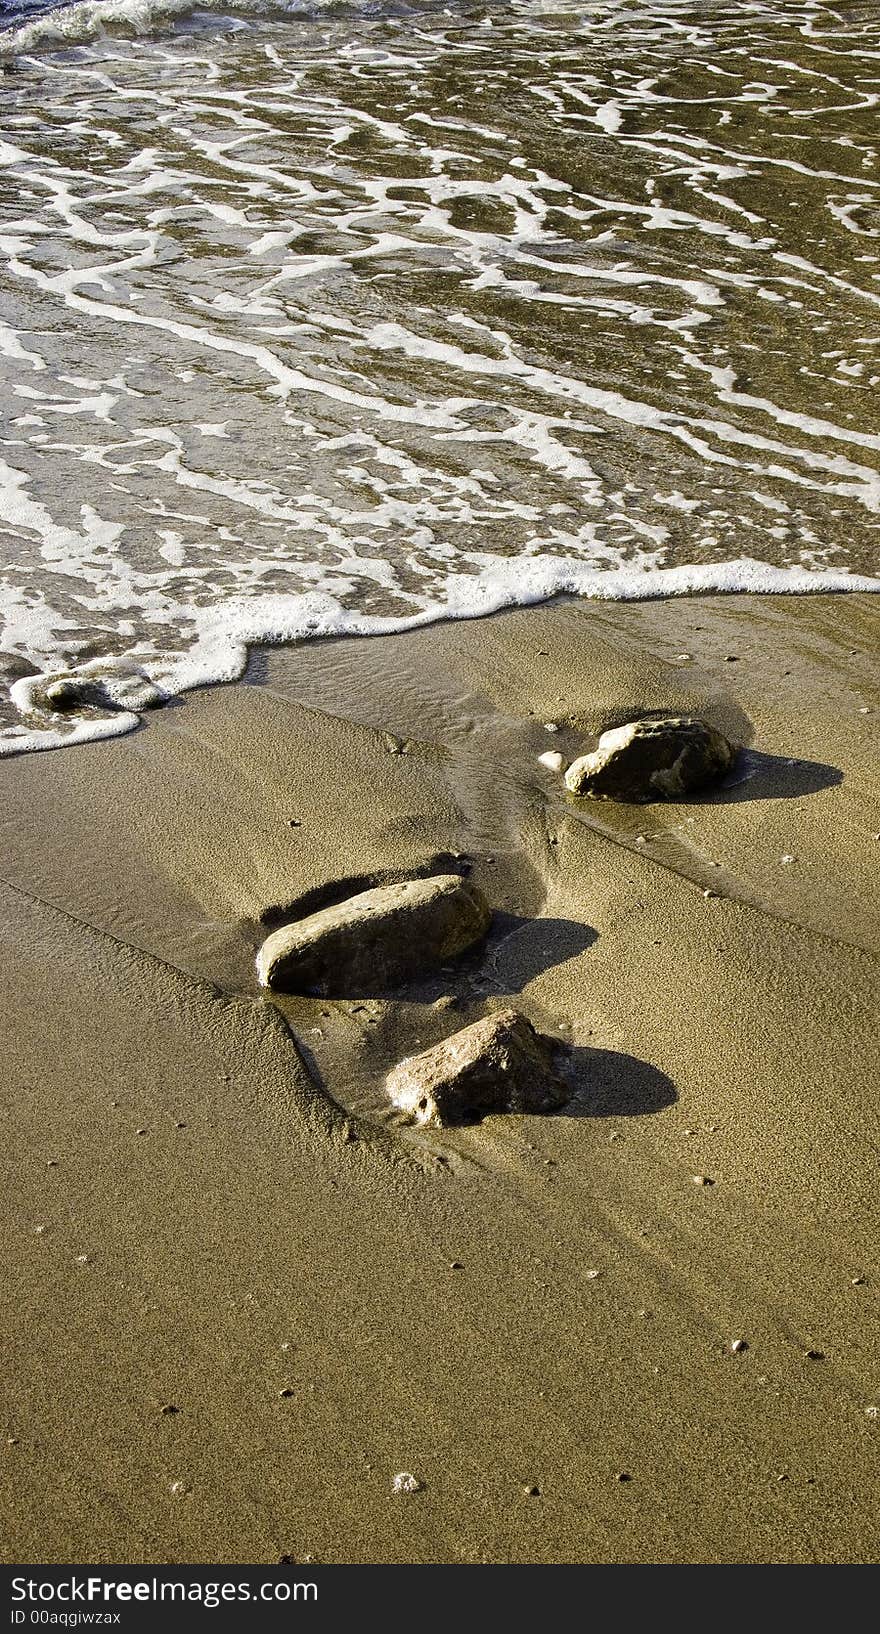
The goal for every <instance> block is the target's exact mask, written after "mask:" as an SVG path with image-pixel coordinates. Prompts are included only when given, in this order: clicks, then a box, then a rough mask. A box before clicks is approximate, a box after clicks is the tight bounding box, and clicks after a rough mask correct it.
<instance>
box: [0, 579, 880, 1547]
mask: <svg viewBox="0 0 880 1634" xmlns="http://www.w3.org/2000/svg"><path fill="white" fill-rule="evenodd" d="M878 616H880V605H878V602H877V601H876V599H873V598H870V597H859V596H853V597H846V598H844V597H824V596H823V597H814V598H805V599H800V600H795V599H789V598H748V599H746V598H739V597H730V598H706V599H699V600H691V601H681V602H677V603H664V604H652V603H648V604H642V605H629V606H621V605H607V606H605V605H599V604H592V603H591V604H588V603H559V604H555V605H551V606H548V607H545V608H540V609H531V610H526V611H520V612H513V613H508V614H502V615H497V616H496V617H494V618H492V619H488V620H483V621H475V622H473V623H457V624H450V625H445V626H438V627H436V628H434V629H430V630H424V631H421V632H417V633H414V634H411V635H406V636H399V637H386V638H383V639H381V640H376V641H364V640H362V641H350V642H326V643H312V644H310V645H306V646H303V647H300V648H290V649H280V650H277V651H273V652H270V653H268V654H267V653H265V652H262V653H258V654H257V655H256V656H255V658H254V661H253V663H252V666H251V671H250V674H249V677H248V681H247V682H246V683H244V684H242V685H239V686H236V687H229V688H217V689H212V690H209V691H205V692H202V693H196V694H191V695H189V696H188V697H187V698H186V699H185V700H184V701H183V702H182V703H181V704H180V706H177V707H172V708H168V709H166V710H163V711H160V712H158V713H156V714H154V715H152V716H150V717H148V718H147V719H146V721H145V725H144V726H143V728H142V729H141V730H140V731H138V732H136V733H134V734H132V735H131V736H130V737H128V738H124V739H118V740H113V741H108V742H104V743H96V744H92V745H87V746H84V747H81V748H76V749H73V750H66V751H61V752H56V753H53V754H48V755H42V756H27V757H21V758H19V759H17V760H13V761H7V762H6V763H4V765H3V766H2V767H0V778H2V783H3V796H4V799H3V811H4V821H3V845H2V851H3V856H2V866H0V874H2V877H3V880H4V882H5V883H4V884H3V885H2V887H0V890H2V895H3V902H4V914H3V936H4V942H5V946H4V961H5V969H6V980H5V981H4V983H3V987H2V996H0V1010H2V1026H3V1036H4V1040H5V1063H6V1073H5V1095H4V1097H3V1113H4V1139H3V1156H4V1164H5V1167H6V1170H7V1173H6V1178H5V1182H4V1194H5V1196H6V1198H7V1200H8V1201H9V1202H10V1203H11V1208H10V1209H9V1213H10V1222H11V1223H10V1229H9V1232H8V1234H7V1237H6V1239H5V1243H4V1256H5V1260H6V1264H5V1269H4V1279H3V1285H4V1295H3V1313H2V1319H3V1332H4V1336H5V1349H6V1356H5V1376H6V1380H7V1387H6V1393H5V1397H6V1405H5V1424H4V1445H3V1452H4V1460H3V1464H4V1500H3V1507H4V1514H5V1518H4V1525H3V1538H4V1543H3V1554H4V1558H6V1559H9V1560H16V1561H21V1562H34V1563H36V1562H56V1561H58V1562H60V1561H63V1562H86V1561H95V1562H101V1561H111V1560H116V1561H119V1560H122V1561H126V1562H141V1561H144V1562H197V1561H198V1562H201V1561H204V1562H230V1563H232V1562H247V1561H250V1562H257V1563H259V1562H266V1563H273V1562H275V1561H277V1560H278V1559H279V1557H280V1556H281V1555H291V1556H293V1557H294V1559H296V1560H297V1561H306V1560H308V1559H312V1560H314V1561H316V1562H327V1563H332V1562H385V1561H391V1562H409V1561H417V1562H419V1561H465V1562H506V1561H512V1562H525V1561H541V1562H555V1561H604V1562H626V1561H641V1562H662V1563H677V1562H691V1563H703V1562H709V1563H714V1562H727V1561H733V1562H765V1561H771V1562H777V1563H787V1562H800V1561H807V1562H821V1563H835V1562H865V1561H871V1560H875V1559H876V1558H877V1554H878V1541H880V1524H878V1520H877V1514H876V1502H875V1494H876V1486H877V1478H878V1474H880V1468H878V1466H880V1443H878V1437H880V1416H878V1415H876V1414H873V1413H871V1412H870V1411H869V1409H871V1408H876V1407H878V1406H880V1356H878V1340H877V1334H878V1327H877V1277H878V1274H880V1272H878V1266H877V1256H876V1245H877V1242H878V1239H880V1232H878V1218H877V1216H878V1201H877V1184H876V1150H877V1114H876V1085H877V1081H878V1076H880V1075H878V1066H880V1061H878V1050H877V1011H876V994H877V949H878V944H880V902H878V895H877V889H876V879H877V863H878V857H880V840H878V838H877V835H878V833H880V808H878V801H877V764H878V752H877V748H878V746H877V723H878V720H880V693H878V685H877V671H876V651H877V637H878ZM684 655H688V656H687V657H685V656H684ZM666 708H669V709H674V710H694V711H698V712H700V713H703V714H705V715H706V716H707V718H709V719H710V720H712V721H713V722H714V723H715V724H717V725H719V726H721V727H722V728H724V729H725V730H727V731H728V732H729V733H730V734H731V735H732V736H734V737H735V738H737V740H738V741H739V742H741V743H743V744H744V745H745V752H744V755H743V757H742V759H741V762H740V766H739V769H738V772H737V774H736V780H735V781H733V782H732V783H731V785H730V786H729V787H727V788H725V789H722V790H721V791H719V792H717V793H715V794H713V795H711V796H710V797H708V798H707V799H705V800H700V801H694V802H691V803H689V804H680V805H669V806H656V805H655V806H651V807H648V808H618V807H612V806H607V805H589V806H586V805H584V804H580V805H578V806H577V807H575V806H573V805H572V804H571V803H570V802H566V801H565V800H564V798H563V797H562V792H561V785H560V783H559V780H558V779H555V778H554V777H553V776H552V775H551V774H550V773H549V772H547V771H546V770H545V769H544V768H543V767H542V766H541V765H540V764H539V762H538V756H539V754H541V753H543V752H545V751H546V750H547V749H555V748H559V749H560V750H561V751H562V752H563V753H564V754H565V755H566V757H567V758H569V757H571V756H573V755H574V753H575V752H576V751H577V750H579V749H580V748H581V747H582V746H583V745H585V744H586V745H587V746H591V744H592V742H593V741H594V738H595V734H596V733H597V732H598V731H600V730H602V729H603V728H604V727H605V726H608V725H610V724H615V723H616V722H619V721H621V720H624V719H627V718H631V717H632V716H633V715H636V714H638V713H640V712H644V711H647V710H656V709H666ZM865 711H867V713H865ZM547 724H549V725H551V726H556V727H557V728H558V730H556V731H553V732H550V731H548V730H547ZM451 854H455V855H454V860H455V862H456V863H457V864H459V865H460V866H463V867H469V868H470V869H471V870H472V875H473V877H474V878H475V879H476V880H477V881H478V882H479V884H480V885H481V886H482V888H483V889H484V890H485V891H486V893H487V895H488V896H489V898H490V900H491V902H492V904H493V907H494V908H495V910H496V920H495V925H494V928H493V931H492V933H491V936H490V940H489V943H488V945H487V947H486V948H485V949H484V950H483V952H482V953H481V954H480V955H479V956H475V957H470V958H468V959H466V960H464V961H463V962H462V963H461V965H460V966H457V967H455V968H454V969H450V970H449V971H448V972H444V973H441V974H440V975H439V976H438V977H437V978H436V979H435V980H434V981H432V982H426V983H423V984H422V985H421V986H420V987H419V988H414V989H412V990H410V991H408V992H407V993H405V994H402V995H400V996H399V997H398V998H396V999H394V1000H388V998H387V997H385V996H383V995H380V994H360V995H357V994H353V995H351V996H350V997H348V998H346V999H345V1000H342V1001H333V1002H329V1001H318V1000H306V999H300V1000H295V999H294V1000H288V1001H283V1002H281V1003H279V1004H277V1005H276V1004H272V1003H269V1002H267V1001H266V1000H264V999H263V998H261V997H260V996H259V995H258V994H257V991H256V988H255V985H254V979H253V955H254V949H255V946H256V943H257V941H258V940H259V937H260V934H261V930H260V924H261V921H262V922H269V923H271V922H272V920H273V916H274V915H275V914H276V912H277V910H279V909H282V908H284V907H286V906H289V905H290V904H292V903H296V902H301V901H302V900H303V899H305V900H307V901H310V900H321V899H322V898H323V897H324V896H326V894H327V893H328V891H332V889H333V888H334V886H335V885H336V884H337V883H338V882H339V881H340V880H353V879H357V880H361V879H363V880H368V881H373V880H379V879H383V878H388V877H393V876H395V875H397V874H400V873H407V872H410V871H415V870H425V869H430V868H432V867H436V866H437V862H438V859H440V858H448V857H449V856H450V855H451ZM785 859H790V860H788V861H787V860H785ZM707 893H708V894H707ZM508 1003H514V1004H515V1005H517V1006H519V1007H521V1008H522V1009H523V1010H524V1011H525V1012H526V1014H528V1015H529V1017H530V1018H531V1019H532V1020H533V1021H534V1022H535V1023H536V1025H538V1026H540V1027H542V1028H544V1029H545V1030H547V1031H549V1032H552V1033H553V1034H554V1036H556V1037H558V1038H559V1039H560V1040H563V1041H565V1042H566V1044H567V1045H568V1046H569V1047H570V1049H571V1051H572V1054H571V1062H572V1069H571V1070H572V1073H573V1077H574V1081H575V1084H576V1093H575V1095H574V1097H573V1099H572V1101H571V1102H570V1103H569V1105H568V1107H566V1108H565V1109H564V1111H563V1112H562V1113H561V1114H558V1115H553V1116H547V1117H543V1118H537V1117H531V1118H529V1117H492V1118H488V1119H486V1120H485V1121H484V1122H483V1123H482V1124H481V1125H480V1126H479V1127H476V1128H469V1129H464V1130H455V1131H443V1132H438V1131H431V1132H428V1131H421V1132H418V1131H414V1130H411V1129H407V1128H406V1127H403V1126H400V1125H397V1124H395V1123H394V1122H393V1120H390V1119H389V1117H388V1116H387V1114H386V1113H385V1111H384V1108H383V1101H382V1089H381V1086H382V1079H383V1076H384V1073H385V1071H387V1069H388V1068H389V1067H390V1066H391V1065H393V1064H394V1062H395V1061H396V1060H397V1059H399V1057H400V1056H402V1055H404V1054H407V1053H411V1052H412V1051H413V1050H414V1049H415V1048H417V1047H418V1046H419V1044H428V1043H430V1042H433V1041H434V1040H435V1039H437V1038H440V1037H442V1036H443V1035H444V1034H445V1033H447V1032H449V1031H451V1030H453V1028H454V1026H458V1025H464V1023H465V1022H466V1021H468V1020H471V1019H473V1018H475V1017H476V1016H477V1015H479V1014H483V1013H485V1011H486V1010H487V1009H491V1008H498V1007H501V1006H503V1005H505V1004H508ZM695 1176H698V1177H701V1178H702V1179H703V1180H704V1181H707V1182H711V1183H707V1184H699V1183H695V1179H694V1177H695ZM453 1267H455V1268H453ZM736 1339H742V1340H745V1341H746V1347H745V1348H740V1349H738V1350H737V1351H734V1350H732V1349H731V1345H732V1342H733V1341H734V1340H736ZM809 1353H813V1354H812V1355H811V1354H809ZM175 1408H176V1409H177V1411H172V1410H171V1409H175ZM401 1471H411V1472H413V1473H414V1474H415V1475H416V1476H417V1477H418V1478H419V1480H420V1481H421V1482H422V1483H423V1484H424V1489H423V1490H422V1491H420V1492H417V1493H414V1494H406V1493H402V1494H395V1493H394V1492H393V1491H392V1481H393V1478H394V1476H395V1474H397V1473H398V1472H401ZM624 1476H626V1477H629V1479H621V1477H624ZM533 1488H537V1489H538V1490H537V1492H536V1493H533V1492H532V1491H531V1490H530V1489H533Z"/></svg>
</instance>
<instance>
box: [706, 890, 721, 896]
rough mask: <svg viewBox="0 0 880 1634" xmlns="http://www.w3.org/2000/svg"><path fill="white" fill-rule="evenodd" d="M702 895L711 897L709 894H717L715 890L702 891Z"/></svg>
mask: <svg viewBox="0 0 880 1634" xmlns="http://www.w3.org/2000/svg"><path fill="white" fill-rule="evenodd" d="M703 895H704V896H705V897H711V896H717V895H718V892H717V891H704V892H703Z"/></svg>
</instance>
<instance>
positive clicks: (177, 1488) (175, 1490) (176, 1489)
mask: <svg viewBox="0 0 880 1634" xmlns="http://www.w3.org/2000/svg"><path fill="white" fill-rule="evenodd" d="M168 1491H169V1492H170V1493H172V1494H173V1496H174V1497H175V1498H186V1497H188V1496H189V1494H190V1493H191V1492H192V1487H190V1486H187V1484H186V1482H185V1481H172V1482H171V1483H170V1485H169V1488H168Z"/></svg>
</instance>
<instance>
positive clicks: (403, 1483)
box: [391, 1470, 425, 1496]
mask: <svg viewBox="0 0 880 1634" xmlns="http://www.w3.org/2000/svg"><path fill="white" fill-rule="evenodd" d="M424 1484H425V1483H424V1481H420V1480H419V1478H418V1476H417V1475H411V1474H410V1472H409V1470H401V1471H400V1473H399V1474H398V1475H395V1477H394V1479H393V1481H392V1482H391V1490H392V1492H394V1493H395V1494H397V1495H398V1496H400V1495H403V1494H409V1493H412V1492H422V1491H423V1490H424Z"/></svg>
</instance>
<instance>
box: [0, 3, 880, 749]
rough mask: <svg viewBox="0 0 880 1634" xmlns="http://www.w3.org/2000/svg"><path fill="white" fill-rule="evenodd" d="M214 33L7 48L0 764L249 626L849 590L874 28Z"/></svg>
mask: <svg viewBox="0 0 880 1634" xmlns="http://www.w3.org/2000/svg"><path fill="white" fill-rule="evenodd" d="M20 3H21V4H22V5H26V4H27V0H20ZM223 12H224V15H225V18H226V21H225V22H224V20H223V16H221V15H220V13H219V12H218V13H217V14H216V15H214V16H213V17H212V16H211V15H210V14H206V13H204V12H200V11H199V10H198V9H197V8H196V9H194V8H193V7H192V6H191V4H190V3H189V0H79V3H78V4H74V5H71V6H67V7H64V8H63V9H60V10H56V11H52V12H48V13H44V14H42V15H41V16H39V17H35V18H33V19H32V20H31V21H29V22H25V23H24V24H22V25H21V26H20V27H18V28H17V29H11V30H7V31H6V32H5V33H0V53H3V54H5V56H6V57H7V59H9V58H10V57H11V58H13V59H14V61H8V64H7V71H6V73H5V74H4V78H3V83H2V85H0V99H2V100H3V102H4V107H5V117H4V118H3V130H4V138H3V140H2V142H0V368H2V370H3V375H4V381H5V386H4V401H5V404H6V405H7V408H8V410H9V412H8V413H7V417H6V421H5V425H4V427H3V428H0V547H2V553H0V558H2V559H0V675H3V676H5V677H6V684H5V690H4V691H0V754H9V753H16V752H20V751H22V750H24V749H34V748H47V747H54V746H57V745H60V744H71V743H75V742H80V741H83V740H84V739H88V738H90V737H97V736H102V737H103V736H108V735H111V734H113V733H116V732H120V731H125V730H128V729H129V728H130V727H131V726H132V725H133V724H134V723H135V722H136V720H137V719H138V718H139V715H140V712H141V711H142V709H143V708H144V707H147V706H148V705H150V704H155V703H156V702H158V701H161V699H162V698H163V697H164V696H166V695H172V696H173V695H176V694H179V693H181V692H184V691H186V690H187V689H188V688H191V687H195V686H200V685H204V684H206V683H209V682H213V681H226V680H233V679H235V678H236V677H237V676H239V675H240V674H241V672H242V669H243V667H244V665H245V663H246V661H247V653H248V649H249V647H251V646H252V645H254V644H255V643H259V642H266V643H271V642H280V641H289V640H306V639H309V638H312V637H315V636H321V635H347V634H367V635H381V634H383V633H386V632H389V631H393V630H403V629H413V628H416V627H418V626H420V625H423V624H427V623H430V622H433V621H435V620H437V619H440V618H474V617H480V616H483V615H484V614H486V613H489V612H492V611H494V610H496V609H499V608H502V607H510V606H517V605H519V606H523V605H528V604H530V603H534V602H537V601H541V600H544V599H546V598H548V597H550V596H553V595H557V594H563V593H564V594H572V595H578V596H588V597H597V598H613V599H632V598H637V597H638V598H641V597H663V596H673V595H687V594H697V593H700V592H705V593H724V592H732V591H737V592H742V593H753V592H763V593H783V592H784V593H797V594H801V593H808V592H811V591H820V590H826V591H827V590H834V591H837V590H840V591H846V590H857V589H858V590H870V591H876V590H878V589H880V579H878V578H877V576H876V563H877V539H878V533H880V474H878V458H877V456H878V452H880V435H878V429H877V420H876V398H877V387H878V386H880V359H878V357H877V350H878V344H880V336H878V333H877V305H878V302H880V295H878V287H880V286H878V269H880V261H877V260H876V259H875V258H874V257H872V255H871V254H870V250H871V243H872V240H873V238H874V237H876V234H877V232H878V231H880V183H878V181H877V178H876V159H877V151H876V150H877V142H876V126H875V121H876V107H875V104H876V102H877V93H876V74H875V72H874V70H873V67H872V62H873V59H872V58H871V56H870V48H871V47H872V46H874V47H876V46H877V42H878V40H880V24H878V22H877V20H876V19H874V20H873V21H872V20H871V18H868V17H862V16H861V15H858V16H856V15H855V14H854V15H853V17H852V18H850V19H848V20H847V21H846V22H844V23H841V22H840V21H839V20H838V21H835V19H834V18H833V17H832V15H831V13H830V12H826V11H825V8H824V7H823V6H822V5H821V4H818V3H817V4H816V5H815V6H812V7H811V8H810V17H809V19H808V22H809V27H807V26H806V25H805V27H804V28H803V29H802V30H798V29H797V28H793V17H792V12H791V8H790V7H788V6H786V4H785V3H784V0H750V3H747V4H745V5H743V6H740V7H737V8H731V7H727V6H718V7H713V6H704V5H700V4H696V3H695V0H657V3H656V4H655V3H652V4H650V5H645V6H641V7H638V8H633V7H631V6H629V5H626V4H615V3H611V0H609V3H607V4H603V3H600V0H596V3H594V4H589V3H583V4H568V3H567V0H558V3H554V5H553V6H552V7H545V6H543V5H541V4H540V3H539V0H514V3H513V4H511V5H507V6H505V7H503V8H502V7H499V8H496V9H494V10H493V11H492V13H491V15H490V16H487V17H484V18H482V19H481V18H478V17H475V16H473V15H471V13H470V12H468V11H462V12H460V13H456V11H455V9H454V7H452V8H450V7H445V8H440V7H437V8H433V7H432V5H431V0H411V4H409V9H408V10H407V9H406V7H405V6H403V5H401V6H400V7H398V6H397V5H396V0H389V3H388V5H387V7H386V8H385V10H384V12H383V9H382V6H381V5H379V4H372V3H371V4H369V5H367V4H363V5H361V4H359V3H358V0H351V3H350V4H349V5H347V6H346V5H345V4H341V5H337V4H335V3H334V4H333V5H332V6H326V5H323V4H322V0H315V3H314V4H312V0H303V3H302V4H299V3H298V0H233V3H232V5H231V6H230V7H229V8H225V7H224V8H223ZM823 18H824V19H825V21H826V22H827V24H828V34H827V37H826V36H825V35H823V34H822V32H821V29H820V28H819V25H820V23H821V22H822V19H823ZM484 24H485V25H486V26H484ZM490 24H491V26H489V25H490ZM539 36H540V49H537V48H536V41H537V40H538V37H539ZM795 36H796V40H795V38H794V37H795ZM829 38H833V41H834V49H833V53H830V52H829V50H828V48H827V39H829ZM71 46H76V48H77V49H76V50H70V49H68V48H69V47H71ZM682 53H684V54H685V58H686V62H685V65H684V67H686V72H685V71H684V68H683V60H682ZM759 65H760V66H759ZM438 87H439V89H438ZM732 111H735V113H736V125H735V127H734V126H733V124H732V121H731V113H732ZM783 111H784V114H785V120H786V126H785V129H786V144H785V148H784V151H782V152H781V151H780V143H779V140H778V138H779V124H778V121H779V119H780V116H781V114H782V112H783ZM734 129H735V130H736V140H735V142H734V141H732V140H729V138H730V137H731V136H732V132H733V130H734ZM59 131H63V133H64V139H63V141H61V140H59V137H58V132H59ZM799 142H800V143H801V145H798V143H799ZM796 190H797V197H795V193H796ZM801 200H803V203H804V208H803V209H801V208H800V202H801ZM872 405H873V408H872ZM78 689H79V690H78Z"/></svg>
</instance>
